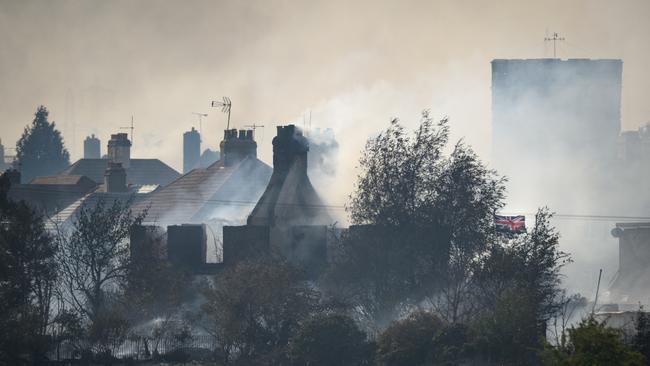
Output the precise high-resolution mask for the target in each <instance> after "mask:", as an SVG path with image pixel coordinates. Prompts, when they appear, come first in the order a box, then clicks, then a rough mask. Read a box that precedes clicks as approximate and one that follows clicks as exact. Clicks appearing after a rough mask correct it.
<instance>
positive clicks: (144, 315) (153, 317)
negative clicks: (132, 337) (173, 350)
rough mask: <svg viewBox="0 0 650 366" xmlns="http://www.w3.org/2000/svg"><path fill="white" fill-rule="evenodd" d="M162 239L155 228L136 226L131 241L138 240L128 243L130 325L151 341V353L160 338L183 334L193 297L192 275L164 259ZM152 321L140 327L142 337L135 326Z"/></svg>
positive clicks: (126, 295)
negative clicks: (183, 316) (152, 324)
mask: <svg viewBox="0 0 650 366" xmlns="http://www.w3.org/2000/svg"><path fill="white" fill-rule="evenodd" d="M163 235H164V233H161V232H159V231H158V230H157V228H155V227H146V226H138V227H135V228H134V229H133V230H132V238H133V237H134V236H135V237H138V238H139V239H136V240H135V242H133V241H132V242H131V243H130V244H131V246H130V249H131V258H130V261H129V265H128V268H127V278H126V285H125V288H124V297H125V301H126V308H127V310H128V314H129V322H130V323H131V324H134V328H135V329H134V332H135V334H138V335H141V336H144V337H150V338H151V340H152V341H153V345H152V349H151V351H152V352H154V353H157V352H158V346H159V344H160V341H161V340H162V338H163V337H165V336H169V335H171V334H173V333H174V332H175V331H178V330H182V327H183V326H184V325H185V324H184V322H183V319H182V315H183V310H184V309H186V307H187V306H186V305H188V304H189V303H191V302H192V300H193V298H194V296H195V293H194V292H195V291H194V290H195V286H193V285H192V277H191V275H190V274H189V273H188V272H187V271H185V270H183V269H180V268H178V267H177V266H174V265H172V264H171V263H170V262H169V260H168V259H167V252H166V250H165V247H164V242H163V240H164V238H163ZM151 321H154V322H153V323H154V326H153V327H142V328H144V329H143V330H144V331H145V332H146V333H144V334H142V332H141V331H139V330H138V327H137V325H138V324H151ZM179 328H180V329H179ZM148 346H149V345H148V344H147V349H148Z"/></svg>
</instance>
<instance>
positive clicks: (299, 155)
mask: <svg viewBox="0 0 650 366" xmlns="http://www.w3.org/2000/svg"><path fill="white" fill-rule="evenodd" d="M308 152H309V142H308V141H307V138H306V137H304V136H303V135H302V131H301V130H300V128H298V127H296V126H295V125H287V126H278V134H277V136H275V137H274V138H273V174H274V175H275V174H276V172H278V173H281V174H286V173H287V172H288V171H289V168H291V166H292V165H293V164H297V165H298V168H299V170H300V173H301V174H302V173H304V174H305V175H306V174H307V153H308Z"/></svg>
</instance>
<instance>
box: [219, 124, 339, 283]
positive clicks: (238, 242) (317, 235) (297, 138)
mask: <svg viewBox="0 0 650 366" xmlns="http://www.w3.org/2000/svg"><path fill="white" fill-rule="evenodd" d="M308 152H309V143H308V140H307V138H305V137H304V136H303V135H302V132H301V131H300V129H299V128H297V127H296V126H294V125H288V126H278V127H277V135H276V136H275V137H274V138H273V174H272V175H271V178H270V179H269V182H268V185H267V186H266V189H265V190H264V193H263V194H262V196H261V198H260V199H259V200H258V201H257V204H256V205H255V207H254V208H253V211H252V212H251V214H250V215H249V216H248V219H247V222H246V225H244V226H224V228H223V261H224V264H226V265H228V264H230V263H235V262H237V261H239V260H242V259H245V258H250V257H251V256H256V255H260V254H261V255H264V254H268V253H276V254H279V255H281V256H283V257H285V258H287V260H289V261H290V262H292V263H294V264H296V265H299V266H301V267H303V268H304V269H305V270H306V272H307V274H308V275H310V276H313V275H315V274H316V273H318V271H319V270H320V269H321V268H322V266H324V265H325V263H326V260H327V240H328V228H329V226H330V225H332V224H333V222H334V220H333V219H332V218H331V216H330V215H329V213H328V212H327V207H326V205H325V204H324V203H323V201H322V200H321V199H320V197H319V196H318V194H317V193H316V190H315V189H314V187H313V186H312V184H311V182H310V180H309V176H308V175H307V161H308V159H307V154H308Z"/></svg>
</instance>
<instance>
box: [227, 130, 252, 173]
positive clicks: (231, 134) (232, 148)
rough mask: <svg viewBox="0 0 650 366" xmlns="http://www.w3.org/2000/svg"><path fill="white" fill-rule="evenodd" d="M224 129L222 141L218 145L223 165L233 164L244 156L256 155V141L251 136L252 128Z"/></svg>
mask: <svg viewBox="0 0 650 366" xmlns="http://www.w3.org/2000/svg"><path fill="white" fill-rule="evenodd" d="M237 132H238V131H237V130H236V129H232V130H224V131H223V141H221V144H220V145H219V147H220V150H221V161H222V162H223V165H224V166H231V165H234V164H236V163H238V162H240V161H241V160H243V159H244V158H246V157H248V156H250V157H253V158H255V157H257V142H255V139H254V138H253V130H239V136H238V135H237Z"/></svg>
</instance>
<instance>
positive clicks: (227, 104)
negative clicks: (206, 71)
mask: <svg viewBox="0 0 650 366" xmlns="http://www.w3.org/2000/svg"><path fill="white" fill-rule="evenodd" d="M212 107H221V111H222V112H223V113H228V124H227V125H226V130H229V129H230V108H231V107H232V102H231V101H230V98H228V97H223V98H222V101H221V102H219V101H215V100H213V101H212Z"/></svg>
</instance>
